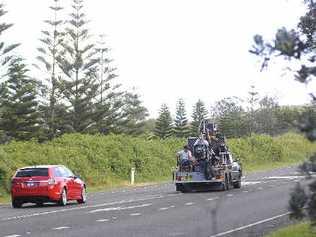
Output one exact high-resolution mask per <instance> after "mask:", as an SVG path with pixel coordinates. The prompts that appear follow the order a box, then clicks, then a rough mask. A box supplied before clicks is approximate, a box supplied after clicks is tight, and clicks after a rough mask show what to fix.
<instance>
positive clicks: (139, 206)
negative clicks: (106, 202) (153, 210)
mask: <svg viewBox="0 0 316 237" xmlns="http://www.w3.org/2000/svg"><path fill="white" fill-rule="evenodd" d="M151 205H152V203H145V204H141V205H135V206H127V207H109V208H102V209H96V210H92V211H89V212H88V213H97V212H106V211H122V210H130V209H135V208H141V207H149V206H151Z"/></svg>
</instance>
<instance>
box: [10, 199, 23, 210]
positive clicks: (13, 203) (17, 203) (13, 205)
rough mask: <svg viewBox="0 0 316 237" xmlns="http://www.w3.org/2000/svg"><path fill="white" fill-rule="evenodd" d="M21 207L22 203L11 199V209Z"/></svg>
mask: <svg viewBox="0 0 316 237" xmlns="http://www.w3.org/2000/svg"><path fill="white" fill-rule="evenodd" d="M22 205H23V202H21V201H18V200H15V199H12V207H13V208H21V207H22Z"/></svg>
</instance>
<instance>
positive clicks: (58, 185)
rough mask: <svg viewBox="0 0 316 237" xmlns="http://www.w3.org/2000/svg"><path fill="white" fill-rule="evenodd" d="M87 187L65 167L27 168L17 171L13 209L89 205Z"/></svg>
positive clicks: (42, 166)
mask: <svg viewBox="0 0 316 237" xmlns="http://www.w3.org/2000/svg"><path fill="white" fill-rule="evenodd" d="M86 199H87V196H86V185H85V183H84V182H83V181H82V180H81V179H80V178H78V177H77V176H75V175H74V174H73V173H72V172H71V171H70V170H69V169H68V168H66V167H65V166H62V165H41V166H32V167H24V168H21V169H19V170H17V171H16V173H15V175H14V176H13V178H12V185H11V200H12V207H14V208H19V207H21V206H22V205H23V203H28V202H30V203H36V204H37V205H42V204H43V203H44V202H56V203H58V204H59V205H61V206H65V205H67V201H69V200H76V201H77V202H78V203H80V204H81V203H85V202H86Z"/></svg>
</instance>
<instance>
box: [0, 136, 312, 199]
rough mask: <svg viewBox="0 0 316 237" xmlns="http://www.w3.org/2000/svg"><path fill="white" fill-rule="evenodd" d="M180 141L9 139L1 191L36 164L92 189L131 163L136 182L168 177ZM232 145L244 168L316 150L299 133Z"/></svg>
mask: <svg viewBox="0 0 316 237" xmlns="http://www.w3.org/2000/svg"><path fill="white" fill-rule="evenodd" d="M183 143H184V141H183V140H181V139H175V138H172V139H166V140H146V139H145V138H142V137H136V138H135V137H129V136H125V135H108V136H102V135H81V134H67V135H64V136H62V137H60V138H57V139H55V140H53V141H51V142H48V143H45V144H39V143H37V142H35V141H30V142H11V143H9V144H7V145H1V146H0V193H1V194H6V193H8V191H9V187H10V178H11V176H12V175H13V174H14V171H15V170H16V169H17V168H20V167H23V166H29V165H38V164H63V165H66V166H68V167H69V168H70V169H72V170H73V171H74V173H76V174H79V175H80V176H81V177H82V178H83V179H84V180H85V181H86V182H87V183H88V185H89V186H90V187H95V186H102V187H113V186H117V185H120V184H123V183H126V182H127V181H128V179H129V171H130V168H131V167H133V166H134V167H136V172H137V173H136V181H137V182H151V181H160V180H167V179H169V178H171V169H172V167H173V166H175V163H176V162H175V153H176V152H177V151H178V150H179V149H181V148H182V146H183ZM229 145H230V149H231V150H232V152H233V153H234V154H236V156H237V157H238V158H240V159H241V160H242V162H243V165H244V167H245V168H246V169H248V170H258V169H261V168H262V167H264V168H267V167H275V166H282V165H287V164H291V163H298V162H300V161H302V160H304V159H305V158H307V156H308V155H310V154H311V153H313V152H315V151H316V144H311V143H309V142H308V141H307V140H306V139H304V138H303V137H302V136H301V135H297V134H285V135H283V136H280V137H274V138H272V137H270V136H264V135H254V136H252V137H249V138H240V139H231V140H229Z"/></svg>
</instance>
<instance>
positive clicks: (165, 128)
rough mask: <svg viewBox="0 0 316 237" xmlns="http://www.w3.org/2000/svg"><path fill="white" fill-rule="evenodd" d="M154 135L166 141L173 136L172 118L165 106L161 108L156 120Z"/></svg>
mask: <svg viewBox="0 0 316 237" xmlns="http://www.w3.org/2000/svg"><path fill="white" fill-rule="evenodd" d="M154 133H155V135H156V136H157V137H159V138H161V139H166V138H168V137H171V136H172V135H173V124H172V118H171V114H170V111H169V108H168V106H167V105H166V104H163V105H162V106H161V109H160V113H159V117H158V118H157V120H156V124H155V131H154Z"/></svg>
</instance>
